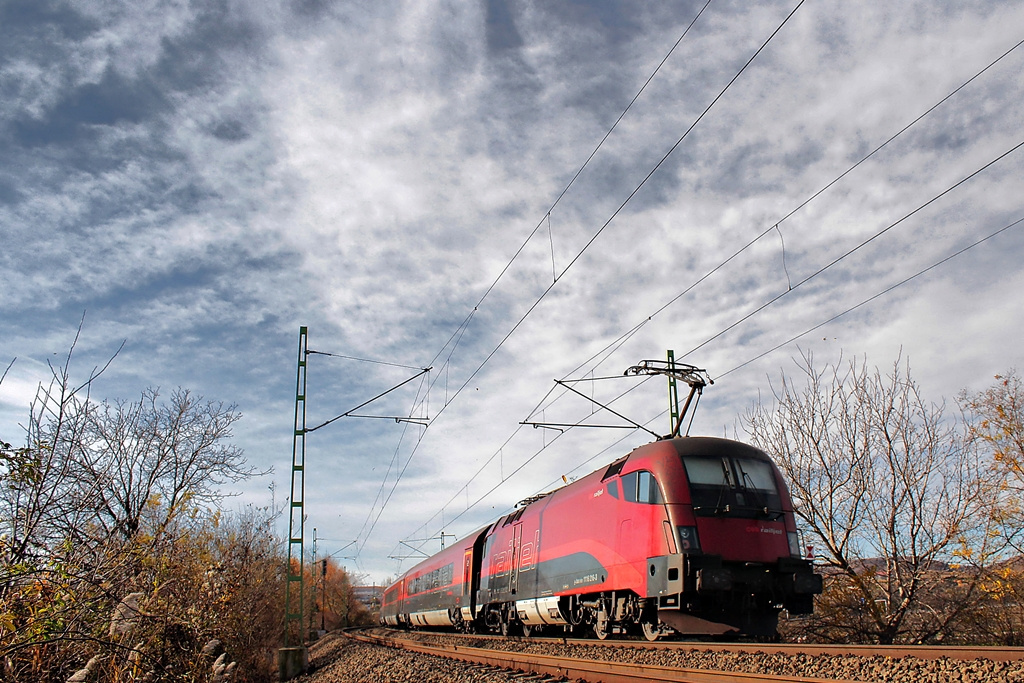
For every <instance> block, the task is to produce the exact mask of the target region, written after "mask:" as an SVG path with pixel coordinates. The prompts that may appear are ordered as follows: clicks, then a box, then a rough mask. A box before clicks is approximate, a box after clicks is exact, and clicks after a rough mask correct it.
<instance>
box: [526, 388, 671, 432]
mask: <svg viewBox="0 0 1024 683" xmlns="http://www.w3.org/2000/svg"><path fill="white" fill-rule="evenodd" d="M577 381H581V380H569V381H568V382H566V381H563V380H560V379H556V380H555V384H557V385H559V386H561V387H564V388H566V389H568V390H569V391H571V392H573V393H574V394H579V395H580V396H582V397H583V398H585V399H587V400H588V401H590V402H591V403H593V404H594V405H596V406H598V407H599V408H603V409H604V410H607V411H608V412H609V413H611V414H612V415H614V416H615V417H621V418H622V419H623V420H625V421H626V422H628V423H629V425H591V424H585V423H577V424H564V423H559V422H520V423H519V424H522V425H530V426H532V427H533V428H534V429H538V428H545V429H547V428H550V429H560V428H562V427H564V428H571V427H601V428H606V429H633V428H635V429H642V430H644V431H645V432H647V433H648V434H650V435H651V436H653V437H654V438H656V439H660V438H661V435H660V434H657V433H655V432H652V431H651V430H650V429H648V428H647V427H644V426H643V425H642V424H640V423H639V422H636V421H634V420H630V419H629V418H628V417H626V416H625V415H623V414H622V413H619V412H616V411H614V410H612V409H611V408H609V407H608V406H606V405H605V404H603V403H601V402H600V401H598V400H596V399H594V398H593V397H591V396H587V395H586V394H584V393H583V392H582V391H579V390H577V389H574V388H573V387H572V386H570V382H577Z"/></svg>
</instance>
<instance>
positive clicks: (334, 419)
mask: <svg viewBox="0 0 1024 683" xmlns="http://www.w3.org/2000/svg"><path fill="white" fill-rule="evenodd" d="M433 369H434V368H432V367H430V368H423V369H422V370H420V371H419V372H417V373H416V374H415V375H413V376H412V377H410V378H409V379H407V380H405V381H404V382H401V383H399V384H396V385H395V386H393V387H391V388H390V389H388V390H387V391H383V392H381V393H379V394H377V395H376V396H374V397H373V398H371V399H370V400H368V401H363V402H362V403H360V404H359V405H357V406H356V407H355V408H352V409H351V410H347V411H345V412H344V413H342V414H341V415H338V416H337V417H332V418H331V419H330V420H327V421H326V422H324V423H322V424H318V425H317V426H316V427H313V428H312V429H307V430H306V433H307V434H308V433H309V432H315V431H316V430H318V429H320V428H321V427H326V426H327V425H329V424H331V423H332V422H335V421H337V420H340V419H341V418H343V417H376V416H374V415H353V413H354V412H356V411H357V410H359V409H360V408H364V407H366V406H368V405H370V404H371V403H373V402H374V401H376V400H377V399H378V398H383V397H384V396H387V395H388V394H390V393H391V392H392V391H394V390H395V389H398V388H400V387H403V386H405V385H406V384H408V383H409V382H411V381H413V380H414V379H416V378H417V377H419V376H421V375H425V374H426V373H428V372H430V371H431V370H433ZM387 419H393V420H395V421H396V422H401V421H403V420H404V421H410V422H411V421H413V420H414V419H415V418H412V417H409V418H405V417H403V418H391V417H389V418H387Z"/></svg>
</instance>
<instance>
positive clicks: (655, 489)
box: [622, 470, 665, 505]
mask: <svg viewBox="0 0 1024 683" xmlns="http://www.w3.org/2000/svg"><path fill="white" fill-rule="evenodd" d="M622 495H623V497H624V498H625V499H626V500H627V501H629V502H630V503H648V504H651V505H660V504H661V503H664V502H665V499H664V497H663V496H662V495H661V488H660V487H659V486H658V480H657V479H655V478H654V475H653V474H651V473H650V472H647V471H645V470H640V471H638V472H630V473H629V474H624V475H622Z"/></svg>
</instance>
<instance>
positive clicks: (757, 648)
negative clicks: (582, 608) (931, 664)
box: [435, 633, 1024, 662]
mask: <svg viewBox="0 0 1024 683" xmlns="http://www.w3.org/2000/svg"><path fill="white" fill-rule="evenodd" d="M435 635H441V634H435ZM443 635H444V636H446V637H458V638H468V639H477V640H480V639H490V638H495V639H498V640H501V641H507V640H508V638H506V637H505V636H497V635H489V634H476V635H464V634H459V633H445V634H443ZM520 640H521V641H522V642H524V643H531V642H535V643H557V644H563V645H583V646H590V647H627V648H635V649H655V650H661V649H665V650H680V651H685V652H709V651H710V652H727V653H745V654H757V653H761V654H784V655H799V654H803V655H812V656H818V655H831V656H840V655H853V656H856V657H875V656H878V657H893V658H898V657H915V658H917V659H924V660H931V659H941V658H946V659H955V660H962V661H970V660H973V659H987V660H990V661H993V662H1018V661H1024V647H1009V646H1005V647H1004V646H994V645H992V646H990V645H981V646H978V645H852V644H851V645H823V644H816V643H721V642H717V643H716V642H703V641H685V640H662V641H657V642H653V643H651V642H647V641H644V640H618V639H616V640H594V639H588V638H562V637H549V638H546V637H543V636H534V637H530V638H521V639H520Z"/></svg>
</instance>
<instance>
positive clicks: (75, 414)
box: [0, 337, 284, 682]
mask: <svg viewBox="0 0 1024 683" xmlns="http://www.w3.org/2000/svg"><path fill="white" fill-rule="evenodd" d="M76 343H77V337H76ZM74 348H75V344H72V347H71V352H69V354H68V357H67V360H66V362H65V363H64V364H63V365H62V366H59V367H51V372H52V379H51V381H50V382H49V383H48V384H47V385H44V386H40V388H39V390H38V392H37V395H36V397H35V400H34V401H33V402H32V404H31V405H30V408H29V420H28V422H27V424H26V426H25V436H26V438H25V445H24V446H18V447H15V446H12V445H11V444H9V443H7V442H6V441H4V442H0V561H2V565H0V671H2V674H0V678H3V679H4V680H5V681H6V680H10V681H29V680H31V681H61V682H62V681H65V680H67V679H68V677H69V676H71V675H72V674H73V673H75V672H81V671H85V672H86V673H83V674H82V675H88V676H92V677H93V678H96V679H97V680H127V679H128V678H129V677H130V678H131V679H132V680H136V674H138V675H141V674H142V672H148V674H149V677H150V679H151V680H154V681H156V680H161V681H162V680H168V681H170V680H175V681H179V680H180V681H186V680H195V681H198V680H207V679H208V674H209V670H210V664H211V663H210V662H207V661H205V659H204V657H205V655H204V654H202V653H203V652H204V651H205V650H206V649H207V646H208V645H209V644H210V643H211V642H213V641H218V642H222V643H223V644H225V645H227V646H229V647H232V648H234V651H233V657H234V658H235V659H236V661H238V662H239V663H240V664H242V665H243V666H245V667H246V671H245V672H237V675H236V677H235V678H233V679H232V680H236V679H237V680H253V681H257V680H267V679H268V678H269V673H268V672H267V671H264V669H265V668H266V667H265V666H264V656H265V652H266V649H267V648H270V647H275V646H276V645H277V643H276V640H277V638H278V636H279V633H280V623H281V619H283V607H282V605H281V604H280V603H281V602H282V601H281V599H280V594H281V593H282V590H281V586H282V582H283V581H284V577H283V576H282V569H281V567H282V564H283V559H282V558H281V557H280V543H279V541H278V539H276V538H275V537H274V533H273V524H272V522H273V517H274V515H275V514H277V513H276V511H273V510H271V509H270V508H262V509H251V510H250V511H249V513H248V514H242V515H239V516H238V517H237V519H236V518H231V517H226V516H225V515H223V513H221V512H220V511H219V510H218V507H219V504H220V503H221V502H222V500H223V498H224V496H225V495H227V494H226V493H225V492H223V491H222V489H221V488H219V487H220V485H221V484H223V483H225V482H230V481H237V480H240V479H244V478H246V477H248V476H251V475H252V474H254V473H255V472H254V469H253V468H251V467H250V466H248V465H247V464H246V462H245V459H244V457H243V454H242V451H241V450H240V449H238V448H236V447H234V446H233V445H231V444H230V443H229V441H230V438H231V429H232V426H233V425H234V424H235V423H236V422H237V420H238V419H239V418H240V414H239V413H238V411H237V410H236V408H235V406H233V405H225V404H223V403H218V402H212V401H204V400H203V399H202V398H201V397H198V396H195V395H193V394H192V393H191V392H189V391H187V390H183V389H179V390H177V391H175V392H173V393H172V394H171V395H170V397H169V399H168V400H166V401H163V400H161V398H160V396H159V393H158V392H157V391H155V390H147V391H144V392H142V395H141V398H140V399H139V400H138V401H113V402H110V401H103V402H97V401H95V400H93V399H92V398H91V396H90V390H91V388H92V387H93V383H94V381H95V380H96V378H97V377H99V376H100V374H102V372H103V370H104V369H105V368H106V367H107V366H104V367H103V368H99V369H94V370H93V371H92V372H91V373H90V374H89V376H88V377H87V378H86V380H85V381H84V382H82V383H80V384H77V385H76V384H75V383H73V382H72V381H71V371H70V367H71V359H72V356H73V353H74ZM114 355H115V356H116V355H117V354H114ZM111 360H113V358H111ZM107 365H109V361H108V363H107ZM184 513H187V514H184ZM115 622H116V623H115ZM87 663H88V666H86V664H87ZM83 666H86V669H85V670H83V669H82V667H83Z"/></svg>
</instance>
